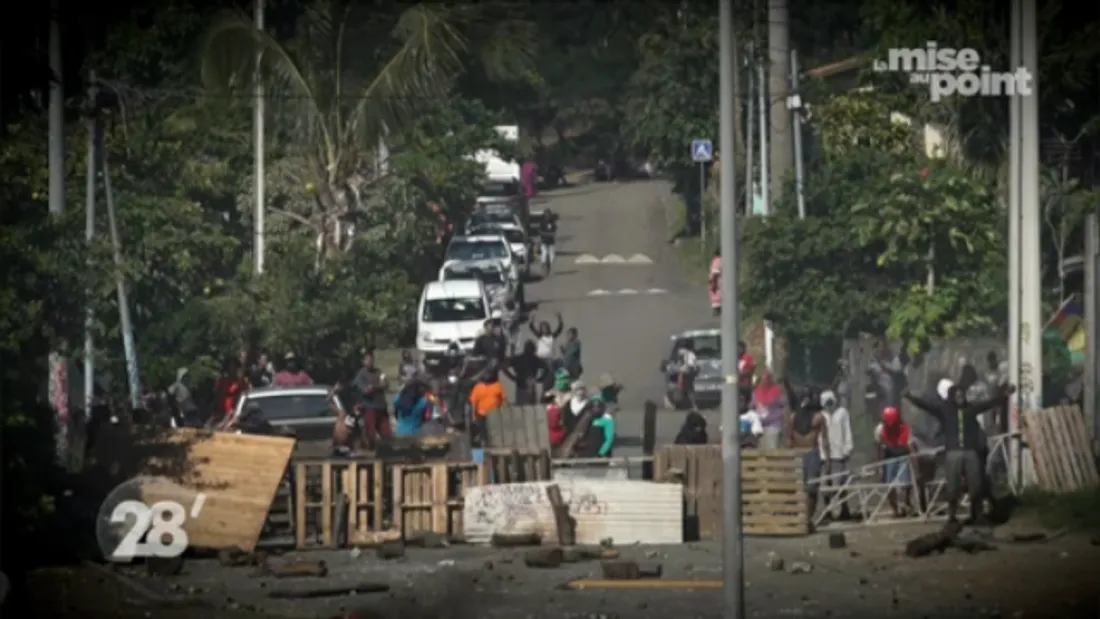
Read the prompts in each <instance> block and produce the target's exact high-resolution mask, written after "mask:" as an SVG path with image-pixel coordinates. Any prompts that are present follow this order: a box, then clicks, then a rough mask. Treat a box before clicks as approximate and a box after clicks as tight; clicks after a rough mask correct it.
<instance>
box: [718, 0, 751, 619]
mask: <svg viewBox="0 0 1100 619" xmlns="http://www.w3.org/2000/svg"><path fill="white" fill-rule="evenodd" d="M718 24H719V25H718V39H719V41H718V48H719V62H718V67H719V68H718V71H719V83H718V99H719V121H720V131H719V144H720V146H719V152H721V153H722V156H721V158H720V159H719V161H718V165H719V166H720V174H721V177H722V186H721V199H720V205H721V236H722V276H721V290H722V294H723V295H724V296H725V299H724V301H725V302H724V303H722V316H721V323H722V368H723V369H722V371H723V373H724V374H725V381H724V382H723V383H722V425H721V427H722V567H723V594H724V595H723V600H724V604H723V613H722V615H723V617H724V618H725V619H743V618H744V616H745V596H744V593H745V590H744V575H745V557H744V548H743V547H742V541H743V540H742V535H741V533H742V528H741V438H740V434H741V432H740V425H741V424H740V421H739V418H740V415H739V411H738V410H737V408H738V407H737V402H738V399H739V398H738V395H739V394H738V392H737V390H738V385H739V381H738V372H737V362H738V358H737V341H738V333H737V331H738V320H739V314H740V311H739V308H740V306H739V303H740V299H739V298H738V289H737V286H738V282H739V277H738V272H737V271H738V266H739V265H738V256H739V255H740V252H739V251H738V238H737V234H738V232H737V176H736V173H735V170H736V168H735V166H734V159H735V157H734V134H735V133H734V129H735V126H734V123H735V121H736V118H737V115H736V114H735V113H734V106H735V105H739V104H740V102H739V101H736V100H735V99H734V98H733V93H734V91H735V90H736V89H737V88H736V86H735V84H736V83H737V81H738V72H739V71H740V67H738V66H737V60H736V51H735V50H736V49H737V47H736V41H735V40H734V30H733V0H719V10H718Z"/></svg>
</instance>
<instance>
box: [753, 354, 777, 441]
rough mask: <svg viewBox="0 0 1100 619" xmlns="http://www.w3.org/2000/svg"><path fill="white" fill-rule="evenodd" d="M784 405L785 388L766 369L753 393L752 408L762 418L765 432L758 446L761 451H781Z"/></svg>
mask: <svg viewBox="0 0 1100 619" xmlns="http://www.w3.org/2000/svg"><path fill="white" fill-rule="evenodd" d="M783 405H784V401H783V386H782V385H780V384H779V383H777V382H775V379H774V378H772V373H771V370H767V369H765V370H764V371H763V372H761V373H760V381H759V382H758V383H757V384H756V388H755V389H753V391H752V406H753V408H754V409H755V410H756V413H757V414H758V415H759V416H760V423H761V425H762V426H763V430H764V432H763V434H762V435H761V436H760V442H759V444H758V446H759V447H760V448H761V449H779V437H780V434H781V433H782V428H783Z"/></svg>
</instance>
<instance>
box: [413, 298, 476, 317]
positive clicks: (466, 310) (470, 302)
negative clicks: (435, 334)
mask: <svg viewBox="0 0 1100 619" xmlns="http://www.w3.org/2000/svg"><path fill="white" fill-rule="evenodd" d="M488 317H489V314H488V312H486V311H485V304H484V303H482V302H481V299H431V300H429V301H426V302H425V303H424V316H423V319H424V322H467V321H471V320H485V319H486V318H488Z"/></svg>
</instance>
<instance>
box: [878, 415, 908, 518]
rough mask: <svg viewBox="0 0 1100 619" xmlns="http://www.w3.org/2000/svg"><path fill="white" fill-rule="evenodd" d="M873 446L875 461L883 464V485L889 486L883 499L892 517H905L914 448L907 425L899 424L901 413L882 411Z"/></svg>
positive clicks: (900, 422)
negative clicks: (888, 505)
mask: <svg viewBox="0 0 1100 619" xmlns="http://www.w3.org/2000/svg"><path fill="white" fill-rule="evenodd" d="M875 445H876V446H877V450H878V454H877V455H878V461H879V462H884V464H883V467H882V473H883V475H882V476H883V479H882V482H883V483H885V484H889V485H890V486H891V487H890V491H889V494H888V495H887V497H886V499H887V501H889V502H890V507H891V508H892V509H893V510H894V517H896V518H901V517H904V516H906V515H908V511H909V507H910V506H911V505H912V504H911V503H910V501H909V489H910V484H911V479H912V477H911V474H910V471H911V467H910V461H911V459H912V454H913V452H914V451H915V448H914V445H913V437H912V434H911V433H910V430H909V424H907V423H905V422H904V421H902V419H901V411H899V410H898V409H897V408H896V407H894V406H887V407H886V408H885V409H883V411H882V421H881V422H880V423H879V424H878V425H877V426H875ZM899 495H900V496H899Z"/></svg>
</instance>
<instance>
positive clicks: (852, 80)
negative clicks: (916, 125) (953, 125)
mask: <svg viewBox="0 0 1100 619" xmlns="http://www.w3.org/2000/svg"><path fill="white" fill-rule="evenodd" d="M870 66H871V58H869V57H866V56H852V57H850V58H845V59H843V60H838V61H836V62H831V63H829V64H825V65H821V66H818V67H814V68H813V69H809V70H808V71H806V76H807V77H812V78H816V79H819V80H822V81H823V82H825V84H826V85H827V86H828V87H829V89H830V90H832V91H834V92H844V91H853V90H854V91H860V90H863V91H869V90H871V89H872V88H871V87H870V86H865V85H861V84H860V73H861V72H862V71H863V70H864V69H867V68H870ZM890 120H892V121H893V122H895V123H898V124H903V125H907V126H912V125H913V122H914V121H913V119H912V118H910V117H909V116H907V115H905V114H902V113H901V112H891V113H890ZM921 133H922V134H923V135H922V141H923V143H924V154H925V155H926V156H928V157H929V158H942V157H945V156H947V139H946V136H945V134H944V131H943V128H942V127H938V126H936V125H935V124H932V123H926V124H925V125H924V127H923V129H922V131H921Z"/></svg>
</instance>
